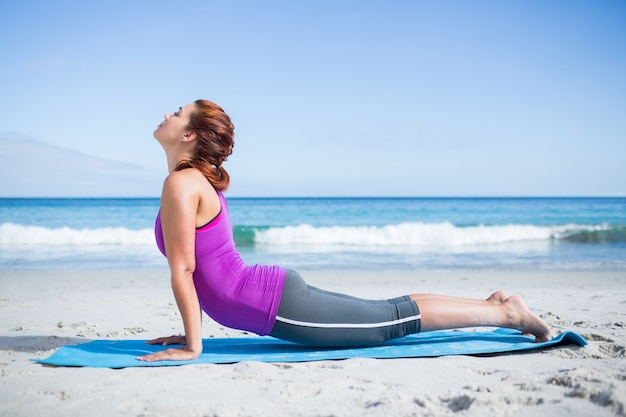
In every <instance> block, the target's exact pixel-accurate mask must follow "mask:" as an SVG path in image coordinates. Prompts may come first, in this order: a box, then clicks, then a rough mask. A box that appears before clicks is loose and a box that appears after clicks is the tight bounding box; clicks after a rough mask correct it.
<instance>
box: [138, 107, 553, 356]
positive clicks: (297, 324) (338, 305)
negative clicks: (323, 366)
mask: <svg viewBox="0 0 626 417" xmlns="http://www.w3.org/2000/svg"><path fill="white" fill-rule="evenodd" d="M154 137H155V138H156V139H157V140H158V141H159V143H160V144H161V146H162V147H163V149H164V150H165V155H166V156H167V164H168V168H169V175H168V177H167V179H166V180H165V183H164V185H163V194H162V196H161V209H160V212H159V215H158V217H157V221H156V225H155V235H156V239H157V244H158V246H159V249H160V250H161V252H163V254H164V255H165V256H166V257H167V261H168V264H169V267H170V271H171V284H172V289H173V292H174V297H175V299H176V303H177V305H178V308H179V310H180V314H181V316H182V319H183V324H184V328H185V335H184V336H170V337H162V338H158V339H155V340H152V341H150V342H148V343H151V344H162V345H163V346H168V345H174V344H180V345H183V346H182V347H176V348H170V349H166V350H163V351H159V352H156V353H152V354H150V355H146V356H142V357H139V358H138V359H139V360H143V361H149V362H152V361H159V360H193V359H196V358H198V356H199V355H200V353H201V352H202V334H201V310H204V311H205V312H206V313H207V314H209V315H210V316H211V317H212V318H213V319H214V320H216V321H217V322H219V323H221V324H223V325H225V326H227V327H231V328H236V329H241V330H246V331H250V332H254V333H257V334H260V335H268V334H269V335H271V336H274V337H278V338H281V339H284V340H289V341H293V342H297V343H303V344H309V345H317V346H368V345H375V344H380V343H382V342H384V341H386V340H389V339H393V338H397V337H402V336H405V335H407V334H411V333H417V332H419V331H428V330H441V329H450V328H460V327H475V326H497V327H508V328H514V329H518V330H521V331H522V332H524V333H531V334H533V335H534V336H535V341H537V342H540V341H545V340H549V339H550V338H551V329H550V327H549V326H548V325H547V324H546V323H545V322H544V321H543V320H541V319H540V318H539V317H538V316H537V315H535V314H534V313H532V312H531V311H530V310H529V309H528V307H526V305H525V304H524V302H523V301H522V299H521V298H520V297H518V296H512V297H508V296H507V295H506V294H505V293H503V292H501V291H499V292H496V293H494V294H492V295H491V296H490V297H489V298H488V299H486V300H471V299H464V298H455V297H447V296H441V295H432V294H412V295H406V296H402V297H398V298H394V299H390V300H376V301H374V300H363V299H358V298H355V297H350V296H347V295H343V294H337V293H331V292H328V291H323V290H320V289H317V288H314V287H311V286H308V285H307V284H306V283H305V282H304V281H303V280H302V278H301V277H300V276H299V275H298V274H297V273H296V272H294V271H290V270H285V269H283V268H281V267H279V266H263V265H255V266H248V265H245V264H244V262H243V261H242V260H241V258H240V256H239V253H238V252H237V250H236V248H235V244H234V241H233V238H232V227H231V223H230V218H229V215H228V206H227V204H226V200H225V199H224V196H223V194H222V193H223V192H224V191H225V190H226V188H227V187H228V184H229V176H228V173H227V172H226V170H225V169H224V167H223V166H222V164H223V162H224V161H225V160H226V158H228V156H229V155H230V154H231V153H232V148H233V145H234V127H233V125H232V123H231V121H230V118H229V117H228V115H227V114H226V113H224V111H223V110H222V108H221V107H219V106H218V105H216V104H215V103H212V102H210V101H206V100H197V101H195V102H193V103H190V104H187V105H186V106H184V107H181V108H179V109H178V111H177V112H176V113H173V114H166V115H165V120H163V122H162V123H161V124H159V126H158V127H157V129H156V130H155V132H154Z"/></svg>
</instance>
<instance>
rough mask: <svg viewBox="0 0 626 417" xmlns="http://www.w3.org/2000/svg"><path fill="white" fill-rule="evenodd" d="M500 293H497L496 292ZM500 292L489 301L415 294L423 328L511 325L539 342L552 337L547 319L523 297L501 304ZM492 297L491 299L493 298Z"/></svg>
mask: <svg viewBox="0 0 626 417" xmlns="http://www.w3.org/2000/svg"><path fill="white" fill-rule="evenodd" d="M496 294H497V293H496ZM502 294H503V293H501V294H500V295H497V296H495V297H494V296H493V295H492V297H493V299H492V297H490V298H488V299H487V300H472V299H464V298H456V297H447V296H437V295H432V296H429V295H424V294H414V295H411V299H412V300H414V301H416V302H417V303H418V306H419V309H420V313H421V331H429V330H444V329H453V328H461V327H479V326H489V327H507V328H511V329H517V330H520V331H522V332H524V333H531V334H533V335H534V336H535V341H536V342H543V341H546V340H550V339H551V337H552V330H551V329H550V326H548V324H547V323H546V322H544V321H543V320H542V319H541V318H540V317H539V316H537V315H536V314H535V313H533V312H532V311H530V310H529V309H528V307H527V306H526V303H524V301H523V300H522V298H521V297H519V296H512V297H507V298H506V299H504V300H502V301H501V302H500V303H498V302H494V301H495V299H500V298H501V297H502ZM490 300H491V301H490Z"/></svg>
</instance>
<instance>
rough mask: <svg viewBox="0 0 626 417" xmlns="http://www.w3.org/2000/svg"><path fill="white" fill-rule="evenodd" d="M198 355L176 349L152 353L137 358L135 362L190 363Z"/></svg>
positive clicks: (187, 350)
mask: <svg viewBox="0 0 626 417" xmlns="http://www.w3.org/2000/svg"><path fill="white" fill-rule="evenodd" d="M197 356H198V355H194V353H193V352H191V351H190V350H189V349H187V348H186V347H185V348H176V349H167V350H162V351H159V352H154V353H151V354H149V355H144V356H138V357H137V360H139V361H144V362H157V361H190V360H193V359H196V358H197Z"/></svg>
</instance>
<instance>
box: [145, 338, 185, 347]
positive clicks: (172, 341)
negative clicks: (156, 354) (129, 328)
mask: <svg viewBox="0 0 626 417" xmlns="http://www.w3.org/2000/svg"><path fill="white" fill-rule="evenodd" d="M146 343H147V344H149V345H163V346H169V345H184V344H186V343H187V338H186V337H185V336H165V337H159V338H157V339H152V340H148V341H147V342H146Z"/></svg>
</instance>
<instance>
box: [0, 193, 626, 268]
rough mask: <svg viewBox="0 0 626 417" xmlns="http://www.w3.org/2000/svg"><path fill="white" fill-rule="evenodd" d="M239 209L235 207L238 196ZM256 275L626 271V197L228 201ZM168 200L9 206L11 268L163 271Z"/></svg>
mask: <svg viewBox="0 0 626 417" xmlns="http://www.w3.org/2000/svg"><path fill="white" fill-rule="evenodd" d="M227 198H228V196H227ZM228 204H229V209H230V213H231V219H232V224H233V234H234V238H235V242H236V244H237V247H238V249H239V251H240V253H241V255H242V257H243V258H244V260H245V261H246V262H247V263H249V264H256V263H261V264H279V265H283V266H285V267H289V268H295V269H357V270H366V269H367V270H371V269H373V270H377V269H378V270H380V269H404V270H407V269H408V270H411V269H444V270H451V269H467V268H470V269H513V270H515V269H518V270H519V269H522V270H528V269H550V270H555V269H556V270H564V269H565V270H569V269H584V270H624V269H626V198H617V197H615V198H228ZM158 209H159V200H158V199H150V198H124V199H115V198H107V199H58V198H55V199H47V198H33V199H28V198H4V199H0V269H154V268H167V263H166V261H165V259H164V258H163V257H162V255H161V254H160V253H159V252H158V250H157V248H156V245H155V243H154V230H153V229H154V219H155V216H156V214H157V212H158Z"/></svg>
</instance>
